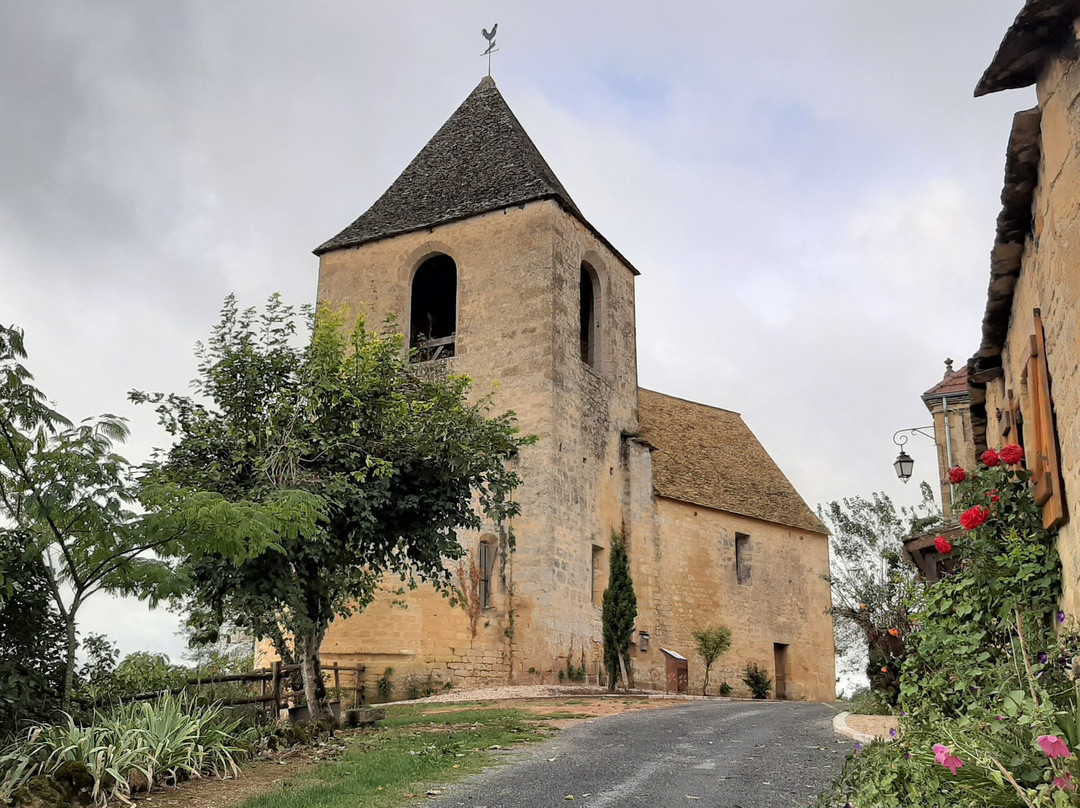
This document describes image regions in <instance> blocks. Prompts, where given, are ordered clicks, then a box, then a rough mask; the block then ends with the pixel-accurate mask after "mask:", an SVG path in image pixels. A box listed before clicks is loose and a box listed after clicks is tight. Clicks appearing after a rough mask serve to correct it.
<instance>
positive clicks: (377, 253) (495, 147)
mask: <svg viewBox="0 0 1080 808" xmlns="http://www.w3.org/2000/svg"><path fill="white" fill-rule="evenodd" d="M315 252H316V254H317V255H318V256H319V258H320V266H319V287H318V295H319V299H320V300H328V301H332V302H334V303H338V304H340V303H346V304H348V305H349V307H350V309H351V310H352V311H354V312H361V311H362V312H364V313H365V314H366V315H367V316H368V317H369V318H370V319H371V320H372V321H380V320H382V318H384V317H385V316H386V315H387V314H390V313H392V314H394V315H396V317H397V321H398V323H399V324H400V325H401V326H402V329H403V332H404V334H405V335H406V337H407V340H408V341H409V343H410V346H411V347H412V348H415V349H417V351H418V353H417V358H418V359H419V360H420V361H421V364H420V368H421V369H422V370H423V371H424V372H430V373H448V372H453V373H463V374H466V375H468V376H470V377H471V378H472V379H473V380H474V385H475V386H474V390H476V391H477V392H478V393H485V392H488V391H489V390H491V389H494V390H495V403H496V406H497V407H498V408H499V409H500V410H501V409H511V410H514V411H515V412H516V413H517V417H518V420H519V423H520V425H521V428H522V430H523V431H524V432H527V433H533V434H536V435H537V436H539V441H538V442H537V443H536V444H535V445H534V446H531V447H528V448H526V449H525V450H523V451H522V452H521V454H520V457H519V459H518V460H517V471H518V472H519V474H520V475H521V477H522V479H523V481H524V483H523V485H522V486H521V488H519V489H518V491H517V492H516V493H515V496H516V497H517V498H518V500H519V501H520V504H521V515H520V516H519V517H517V518H515V519H514V520H513V523H512V524H490V525H487V526H486V527H485V529H484V530H483V531H481V532H480V533H479V534H476V535H472V534H469V535H466V534H462V535H460V536H459V538H460V540H461V542H462V544H463V546H464V547H465V548H466V549H467V550H468V556H467V558H466V559H465V560H464V561H463V563H462V564H461V565H460V566H459V567H458V569H457V570H456V575H457V580H458V581H459V584H460V587H461V589H462V590H463V591H464V592H465V594H466V596H467V600H468V601H469V608H461V607H452V606H451V605H450V603H449V601H448V600H446V599H445V598H443V597H441V596H440V595H438V594H437V593H435V592H434V591H433V590H431V589H430V588H427V587H421V588H419V589H417V590H414V591H412V592H408V593H405V594H404V595H401V596H395V595H394V593H392V592H391V591H390V590H389V589H388V590H387V591H386V592H385V593H384V594H383V595H382V596H380V597H379V598H378V599H377V600H376V602H375V603H373V604H372V605H371V606H370V607H369V608H368V609H367V610H366V611H365V612H363V613H362V614H359V615H356V616H353V617H351V618H349V619H347V620H339V621H337V622H335V623H334V624H333V625H332V626H331V628H330V631H329V633H328V635H327V638H326V641H325V643H324V645H323V658H324V660H325V661H326V662H328V663H333V662H334V661H338V662H341V663H343V664H347V665H355V664H357V663H360V662H362V663H364V664H365V665H366V667H367V677H368V681H367V684H368V688H369V691H370V690H372V687H371V685H372V684H373V683H374V680H375V679H377V678H378V677H379V676H380V675H381V674H382V673H383V671H385V670H386V669H387V668H392V669H393V671H394V673H393V677H394V678H393V681H394V682H395V683H396V684H399V685H400V682H401V681H402V680H403V679H405V678H407V677H409V676H419V677H426V676H427V675H429V674H430V675H431V676H432V677H433V679H435V680H437V681H444V682H452V683H453V684H454V685H456V686H460V685H471V684H479V683H486V682H500V683H505V682H515V683H539V682H546V683H555V682H558V681H560V678H567V677H573V678H578V677H580V676H582V675H584V676H586V677H587V678H588V679H589V680H590V681H594V682H595V681H596V678H597V675H598V674H599V671H600V669H601V660H602V652H601V642H600V637H601V631H600V613H601V610H600V604H601V597H602V593H603V590H604V588H605V586H606V582H607V574H608V570H607V564H608V554H609V549H610V545H611V537H612V534H613V533H617V534H620V535H622V536H623V537H624V538H625V540H626V542H627V546H628V550H629V556H630V562H631V572H632V575H633V579H634V585H635V588H636V591H637V597H638V619H637V625H636V634H635V645H634V648H633V652H632V653H633V657H634V663H635V668H634V672H635V675H636V680H637V682H638V683H639V684H641V685H652V686H655V687H660V688H663V687H664V686H665V683H666V681H667V665H668V660H674V659H676V658H677V657H678V656H682V657H686V658H688V659H689V685H690V688H691V689H694V688H697V689H698V691H699V692H700V687H701V678H702V671H703V668H702V666H701V665H700V664H699V661H698V660H697V659H696V658H695V654H694V647H693V643H692V640H691V632H692V631H694V630H695V629H697V628H701V627H705V626H707V625H710V624H714V623H723V624H726V625H727V626H729V627H730V628H731V629H732V632H733V645H732V649H731V651H730V652H729V653H728V654H727V655H726V656H724V657H723V658H722V659H721V660H720V661H719V663H717V666H716V667H715V668H714V670H713V672H712V674H711V676H710V679H711V681H712V682H713V683H714V688H715V687H718V686H719V683H720V682H721V681H726V682H728V683H729V684H731V685H732V686H733V687H734V688H735V690H736V692H743V693H745V692H746V691H745V687H744V686H743V684H742V683H741V681H740V678H739V677H740V673H741V670H742V668H743V667H744V666H745V665H746V663H748V662H755V663H757V664H758V665H760V666H761V667H762V668H764V669H766V670H768V671H769V673H770V675H772V676H773V677H774V679H775V680H776V689H777V691H778V693H779V694H780V695H784V696H786V697H787V698H794V699H830V698H832V697H833V693H834V686H835V680H834V668H833V639H832V624H831V620H830V618H829V616H828V615H827V614H826V609H827V608H828V607H829V587H828V584H827V583H826V582H825V580H824V578H823V576H824V575H825V574H826V573H827V572H828V542H827V535H826V531H825V528H824V527H823V526H822V524H821V523H820V522H819V521H818V519H817V518H816V517H815V516H814V514H813V513H812V512H811V510H810V509H809V508H808V507H807V506H806V504H805V502H803V500H802V499H801V498H800V496H799V495H798V493H797V492H796V491H795V489H794V488H793V487H792V486H791V484H790V483H789V482H788V480H787V478H786V477H785V476H784V475H783V473H782V472H781V471H780V469H779V468H778V467H777V466H776V464H775V463H774V462H773V461H772V459H771V458H770V457H769V455H768V454H767V453H766V452H765V450H764V449H763V448H762V446H761V444H760V443H759V442H758V441H757V439H756V438H755V437H754V435H753V433H752V432H751V431H750V430H749V429H748V428H747V426H746V424H745V423H744V422H743V421H742V419H741V418H740V417H739V415H738V414H737V413H734V412H730V411H727V410H721V409H716V408H713V407H708V406H705V405H702V404H695V403H692V402H689V401H683V400H681V399H677V398H672V397H670V396H666V395H663V394H661V393H656V392H651V391H647V390H641V389H639V388H638V383H637V355H636V350H637V349H636V333H635V313H634V280H635V277H636V276H637V275H638V271H637V269H635V268H634V266H633V265H632V264H631V263H630V262H629V261H628V260H627V259H626V258H625V257H624V256H623V255H622V254H621V253H620V252H619V251H618V250H617V249H616V248H615V247H614V246H613V245H612V244H611V243H610V242H609V241H608V240H607V239H605V238H604V236H603V235H602V234H601V233H600V232H599V231H598V230H597V229H596V228H595V227H593V226H592V225H591V224H590V223H589V221H588V220H587V219H586V218H585V217H584V215H583V214H582V212H581V211H580V210H579V209H578V207H577V205H575V204H574V202H573V200H572V199H571V197H570V195H569V194H568V193H567V192H566V189H565V188H564V187H563V186H562V184H561V183H560V182H559V180H558V179H557V178H556V177H555V175H554V173H553V172H552V171H551V169H550V167H549V166H548V165H547V163H546V162H545V161H544V159H543V157H542V156H541V155H540V153H539V152H538V151H537V149H536V147H535V145H534V144H533V143H532V141H531V140H530V138H529V137H528V135H527V134H526V133H525V131H524V129H523V128H522V127H521V125H520V123H519V122H518V120H517V119H516V118H515V116H514V115H513V113H512V112H511V111H510V109H509V107H508V106H507V105H506V103H505V101H504V100H503V98H502V96H501V94H500V93H499V91H498V89H497V88H496V86H495V84H494V82H493V81H492V80H491V79H490V78H485V79H484V80H483V81H481V82H480V84H479V85H478V86H477V87H476V89H475V90H474V91H473V92H472V93H471V94H470V95H469V96H468V98H467V99H466V100H465V102H464V103H463V104H462V105H461V106H460V107H459V108H458V109H457V111H456V112H454V114H453V115H452V116H451V117H450V119H449V120H448V121H447V122H446V123H445V124H444V125H443V127H442V128H441V129H440V130H439V131H438V132H437V133H436V134H435V136H434V137H433V138H432V139H431V140H430V141H429V142H428V144H427V145H426V146H425V147H424V148H423V150H421V152H420V153H419V154H418V155H417V156H416V158H415V159H414V160H413V161H412V162H411V163H410V164H409V165H408V167H406V169H405V170H404V172H402V174H401V175H400V176H399V177H398V178H397V180H395V182H394V183H393V184H392V185H391V186H390V188H389V189H388V190H387V191H386V192H385V193H384V194H383V195H382V196H381V197H380V198H379V199H378V200H377V201H376V202H375V203H374V204H373V205H372V206H371V208H370V209H369V210H368V211H367V212H366V213H364V214H363V215H362V216H360V218H358V219H357V220H356V221H355V222H353V223H352V224H351V225H349V226H348V227H346V228H345V229H344V230H343V231H342V232H340V233H339V234H338V235H336V236H334V237H333V238H332V239H330V240H329V241H327V242H326V243H324V244H322V245H321V246H320V247H318V248H317V249H316V250H315ZM496 383H497V386H494V387H493V385H495V384H496ZM401 601H404V607H403V606H402V604H401ZM665 652H667V653H665ZM397 692H398V693H400V692H401V690H400V689H399V690H398V691H397ZM713 692H715V690H714V691H713Z"/></svg>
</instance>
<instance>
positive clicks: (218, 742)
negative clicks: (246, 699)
mask: <svg viewBox="0 0 1080 808" xmlns="http://www.w3.org/2000/svg"><path fill="white" fill-rule="evenodd" d="M236 726H237V724H236V722H235V721H230V720H228V719H227V718H225V716H224V714H223V711H222V708H221V707H220V706H209V707H197V706H195V705H194V704H192V703H191V702H190V701H189V700H187V699H184V698H178V697H172V696H164V697H162V698H161V699H159V700H157V701H156V702H149V701H146V702H139V703H136V704H129V705H126V706H123V707H118V708H116V709H115V710H114V711H113V712H112V713H109V714H106V713H102V712H97V713H95V715H94V721H93V723H92V724H90V725H89V726H81V725H79V724H77V723H75V721H74V720H73V719H71V718H70V717H69V718H68V720H67V721H66V722H65V723H63V724H60V725H57V726H42V725H39V726H35V727H33V728H32V729H30V730H29V731H28V732H27V734H26V736H25V737H24V739H23V740H21V741H19V742H16V743H14V744H12V745H11V746H9V747H8V748H7V749H5V750H3V752H0V799H5V798H8V797H10V796H11V795H12V793H13V792H15V791H16V790H17V789H19V788H20V787H22V786H24V785H27V784H29V783H30V781H31V780H32V779H33V778H35V777H45V778H52V779H53V780H55V781H57V782H62V781H63V779H64V778H67V779H68V780H71V779H72V772H73V771H76V772H77V771H83V770H85V772H87V773H88V774H89V776H90V777H91V778H92V786H91V787H90V788H89V789H88V791H89V792H90V796H91V798H92V799H93V800H94V801H95V802H96V803H98V804H99V805H104V804H105V803H106V802H108V801H109V800H110V799H120V800H122V801H127V799H128V797H129V796H130V795H131V793H132V792H133V791H139V790H148V789H149V788H151V787H152V786H154V785H158V784H162V783H176V782H178V781H179V780H183V779H187V778H188V777H198V776H203V775H213V776H223V775H225V774H235V773H236V772H237V771H238V767H237V760H238V758H240V757H241V756H243V755H244V754H245V751H246V750H245V749H244V748H243V746H242V745H241V744H240V743H239V742H238V741H237V739H236V737H235V733H236ZM42 787H44V786H42Z"/></svg>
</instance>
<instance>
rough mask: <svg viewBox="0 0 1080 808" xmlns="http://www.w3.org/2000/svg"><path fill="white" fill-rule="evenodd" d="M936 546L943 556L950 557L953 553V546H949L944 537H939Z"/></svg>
mask: <svg viewBox="0 0 1080 808" xmlns="http://www.w3.org/2000/svg"><path fill="white" fill-rule="evenodd" d="M934 546H935V547H936V548H937V551H938V552H939V553H942V554H943V555H948V554H949V553H951V552H952V545H951V544H949V540H948V539H946V538H945V537H944V536H938V537H937V538H936V539H934Z"/></svg>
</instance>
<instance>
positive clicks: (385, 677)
mask: <svg viewBox="0 0 1080 808" xmlns="http://www.w3.org/2000/svg"><path fill="white" fill-rule="evenodd" d="M393 678H394V669H393V668H387V669H386V670H384V671H383V674H382V676H380V677H379V681H378V682H376V683H375V690H376V692H377V693H378V694H379V700H380V701H391V700H392V699H393V698H394V681H393Z"/></svg>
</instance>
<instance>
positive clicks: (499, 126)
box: [315, 77, 629, 266]
mask: <svg viewBox="0 0 1080 808" xmlns="http://www.w3.org/2000/svg"><path fill="white" fill-rule="evenodd" d="M538 199H554V200H556V201H557V202H558V203H559V204H560V205H561V206H562V207H563V208H564V209H565V210H566V211H567V212H568V213H570V214H571V215H573V216H575V217H576V218H578V219H579V220H580V221H581V222H582V223H583V224H585V225H586V226H587V227H589V229H590V230H592V231H593V232H594V233H595V234H596V235H597V236H598V237H600V238H601V240H603V241H604V243H605V244H607V246H608V247H611V245H610V244H609V243H608V242H607V240H606V239H604V238H603V236H601V235H600V234H599V233H597V232H596V230H595V228H593V227H592V226H591V225H590V224H589V223H588V222H587V221H586V220H585V218H584V217H583V216H582V215H581V211H580V210H578V208H577V205H575V204H574V200H572V199H571V198H570V194H568V193H567V192H566V189H565V188H563V186H562V183H561V182H559V180H558V178H557V177H556V176H555V172H553V171H552V170H551V167H550V166H549V165H548V164H547V162H546V161H545V160H544V158H543V157H542V156H541V154H540V152H539V151H538V150H537V148H536V146H535V145H534V144H533V142H532V140H531V139H530V138H529V136H528V134H526V133H525V130H524V129H523V128H522V126H521V124H520V123H519V122H518V119H517V118H516V117H515V116H514V113H513V112H511V111H510V107H509V106H507V104H506V101H505V100H504V99H503V97H502V94H501V93H500V92H499V90H498V88H497V87H496V86H495V82H494V81H493V80H492V79H491V78H490V77H485V78H484V79H483V80H481V82H480V83H479V84H478V85H477V86H476V89H475V90H473V91H472V93H470V94H469V97H468V98H466V99H465V101H464V102H463V103H462V105H461V106H460V107H458V108H457V111H456V112H454V114H453V115H451V116H450V119H449V120H447V122H446V123H444V124H443V125H442V128H441V129H439V131H438V132H436V133H435V136H434V137H432V138H431V140H429V141H428V143H427V145H426V146H424V148H423V149H421V150H420V153H419V154H418V155H416V157H415V158H413V161H412V162H411V163H409V165H408V167H407V168H406V169H405V170H404V171H403V172H402V173H401V176H399V177H398V178H397V179H396V180H394V183H393V185H391V186H390V187H389V188H388V189H387V191H386V193H384V194H383V195H382V196H380V197H379V198H378V200H376V202H375V204H374V205H372V206H371V207H370V208H368V210H367V212H366V213H364V215H363V216H361V217H360V218H359V219H357V220H356V221H355V222H353V223H352V224H351V225H349V226H348V227H346V228H345V229H344V230H342V231H341V232H340V233H338V234H337V235H336V236H334V237H333V238H332V239H330V240H329V241H327V242H325V243H324V244H321V245H320V246H319V247H317V248H316V249H315V254H316V255H322V254H323V253H325V252H329V251H330V250H336V249H340V248H342V247H353V246H356V245H358V244H363V243H365V242H368V241H374V240H376V239H380V238H386V237H387V236H395V235H399V234H401V233H408V232H411V231H413V230H420V229H422V228H426V227H432V226H433V225H438V224H445V223H447V222H452V221H455V220H458V219H463V218H466V217H468V216H476V215H479V214H481V213H487V212H490V211H493V210H499V209H500V208H505V207H509V206H511V205H521V204H524V203H526V202H533V201H535V200H538ZM611 249H612V250H613V251H614V247H611ZM616 254H618V253H617V251H616ZM619 257H620V258H622V256H619ZM623 260H625V259H623ZM627 265H628V266H629V263H628V262H627Z"/></svg>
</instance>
